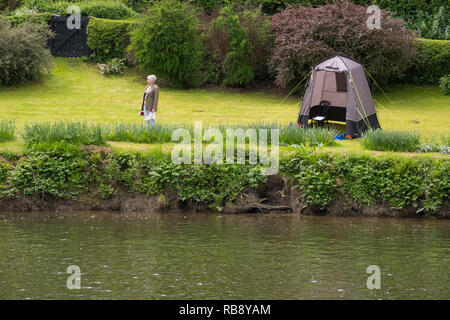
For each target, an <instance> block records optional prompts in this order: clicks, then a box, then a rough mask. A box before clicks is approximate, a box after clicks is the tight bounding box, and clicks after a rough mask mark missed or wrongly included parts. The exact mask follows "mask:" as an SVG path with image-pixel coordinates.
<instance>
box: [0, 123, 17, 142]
mask: <svg viewBox="0 0 450 320" xmlns="http://www.w3.org/2000/svg"><path fill="white" fill-rule="evenodd" d="M15 129H16V123H15V122H14V121H12V120H2V121H0V141H10V140H14V139H15V136H14V131H15Z"/></svg>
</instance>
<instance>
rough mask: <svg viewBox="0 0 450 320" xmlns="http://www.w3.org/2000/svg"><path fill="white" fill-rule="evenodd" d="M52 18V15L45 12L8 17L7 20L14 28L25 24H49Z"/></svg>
mask: <svg viewBox="0 0 450 320" xmlns="http://www.w3.org/2000/svg"><path fill="white" fill-rule="evenodd" d="M51 16H52V15H51V14H50V13H48V12H45V13H33V14H18V15H14V16H7V19H8V21H9V22H10V23H11V24H12V25H13V26H17V25H19V24H22V23H25V22H30V23H43V24H47V23H48V22H49V21H50V18H51Z"/></svg>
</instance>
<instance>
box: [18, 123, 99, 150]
mask: <svg viewBox="0 0 450 320" xmlns="http://www.w3.org/2000/svg"><path fill="white" fill-rule="evenodd" d="M22 138H23V140H24V142H25V144H26V146H27V148H32V147H33V146H34V145H38V144H40V143H44V142H45V143H52V142H65V143H70V144H75V145H91V144H93V145H105V144H106V141H105V138H104V136H103V134H102V130H101V126H100V125H96V124H87V123H81V122H56V123H54V124H50V123H33V124H31V125H28V124H26V125H25V128H24V130H23V132H22Z"/></svg>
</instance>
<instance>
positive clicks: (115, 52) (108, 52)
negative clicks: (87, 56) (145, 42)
mask: <svg viewBox="0 0 450 320" xmlns="http://www.w3.org/2000/svg"><path fill="white" fill-rule="evenodd" d="M135 26H136V23H135V22H132V21H125V20H123V21H122V20H106V19H98V18H91V19H90V20H89V24H88V26H87V30H86V32H87V35H88V39H87V44H88V46H89V48H91V49H92V56H91V58H92V59H93V60H94V61H96V62H99V63H104V62H107V61H109V60H112V59H114V58H119V59H122V58H124V57H125V56H126V48H127V46H128V45H129V43H130V36H129V33H130V31H131V30H133V28H134V27H135Z"/></svg>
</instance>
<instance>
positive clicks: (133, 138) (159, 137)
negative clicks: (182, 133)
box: [102, 123, 192, 143]
mask: <svg viewBox="0 0 450 320" xmlns="http://www.w3.org/2000/svg"><path fill="white" fill-rule="evenodd" d="M178 128H179V126H175V125H167V124H156V125H153V126H151V127H147V126H146V125H145V124H142V123H140V124H137V123H114V124H107V125H104V126H103V127H102V130H103V132H104V134H105V136H106V139H107V140H110V141H126V142H135V143H166V142H170V141H171V138H172V131H173V130H175V129H178ZM191 134H192V133H191Z"/></svg>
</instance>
